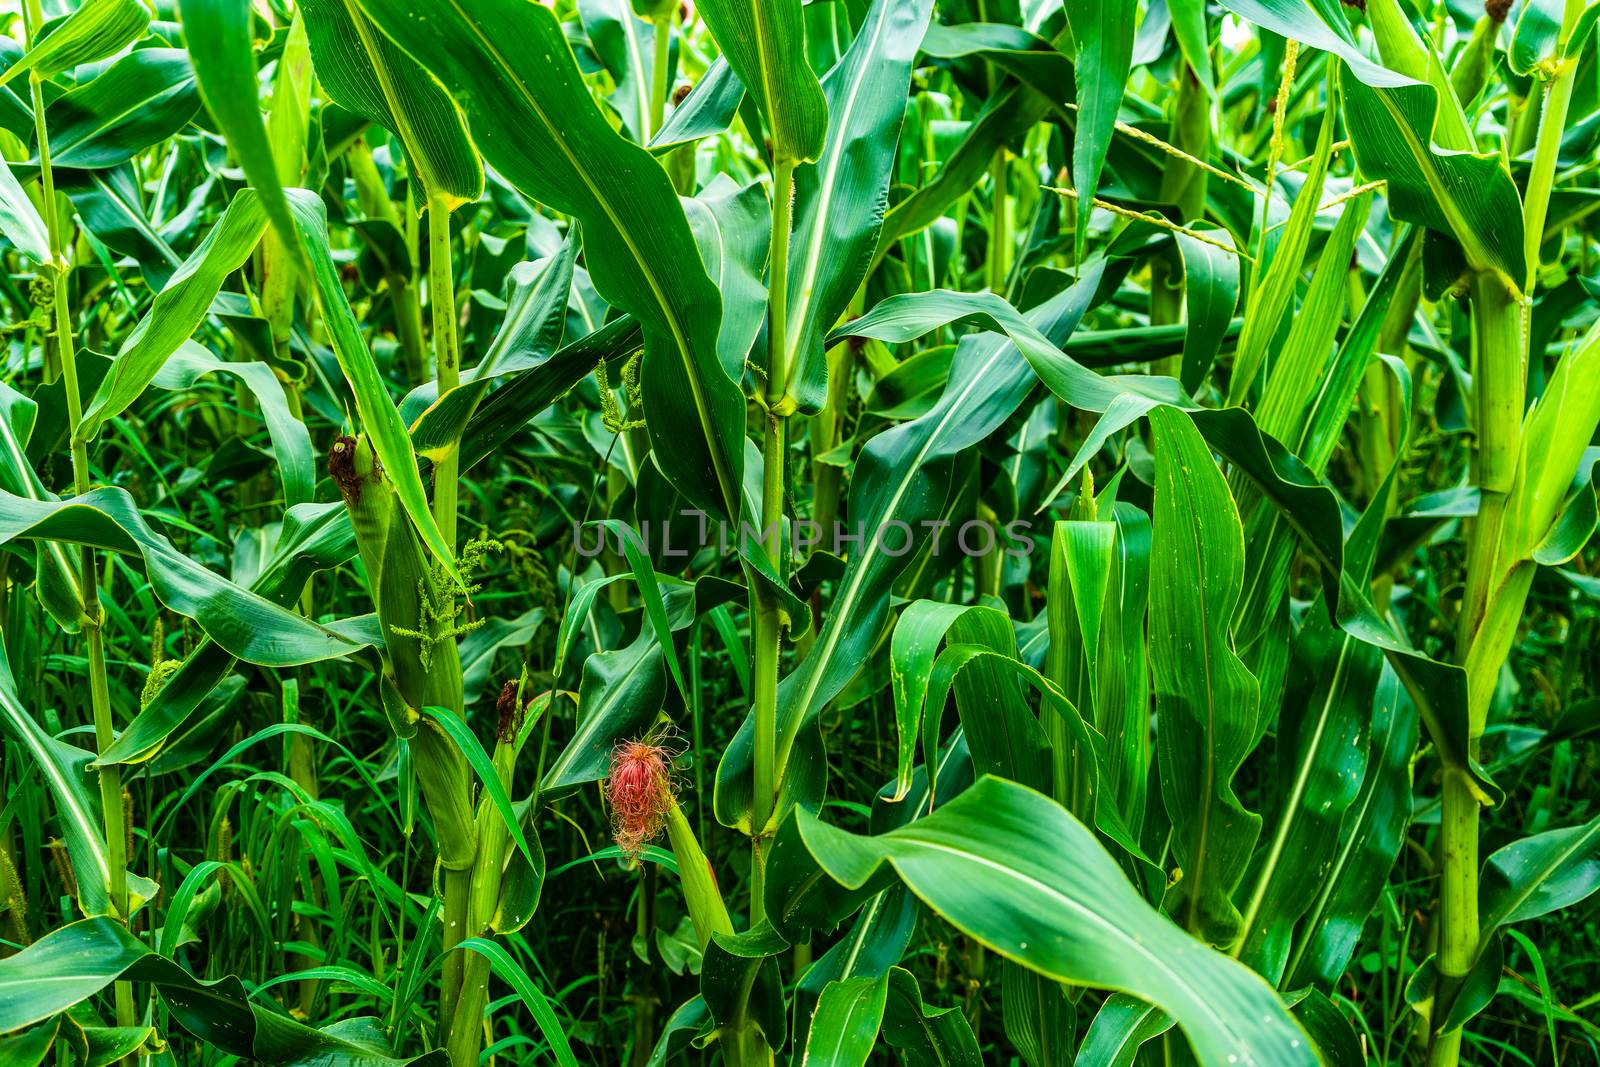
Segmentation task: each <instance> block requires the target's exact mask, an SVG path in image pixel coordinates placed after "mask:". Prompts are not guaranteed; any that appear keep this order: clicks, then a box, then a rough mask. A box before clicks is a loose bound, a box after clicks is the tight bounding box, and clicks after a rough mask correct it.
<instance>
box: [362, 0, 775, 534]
mask: <svg viewBox="0 0 1600 1067" xmlns="http://www.w3.org/2000/svg"><path fill="white" fill-rule="evenodd" d="M362 6H363V9H364V10H365V11H366V13H367V14H368V15H369V16H370V17H371V18H372V19H373V21H374V22H375V23H376V24H377V25H378V26H379V28H381V29H382V30H383V31H384V32H385V33H387V34H388V35H389V36H391V37H393V38H394V39H395V41H396V42H397V43H398V44H399V45H400V47H401V48H403V49H404V50H405V51H407V52H409V53H410V54H411V55H412V56H413V57H415V58H416V59H417V60H418V61H419V62H420V63H421V64H422V65H423V66H424V67H426V68H428V70H429V71H431V72H432V73H433V75H434V76H435V77H437V78H438V79H439V80H440V81H441V82H442V83H443V84H444V86H445V88H446V89H447V90H448V91H449V92H450V93H451V94H452V95H453V96H454V98H455V99H456V101H457V103H459V104H460V105H461V106H462V109H463V111H464V112H465V114H466V117H467V121H468V126H469V128H470V129H471V132H472V136H473V138H474V140H475V142H476V143H477V146H478V149H479V151H480V152H482V154H483V157H484V159H485V160H486V161H487V162H488V163H489V164H490V165H491V166H493V167H494V168H495V170H496V171H498V172H499V173H500V174H502V175H503V176H504V177H505V178H506V180H507V181H509V182H510V183H511V184H512V185H514V186H516V187H517V188H518V189H520V190H521V191H522V192H524V193H526V194H527V195H529V196H531V197H533V198H534V199H536V200H539V201H540V202H542V203H546V204H549V205H550V206H551V207H553V208H555V209H557V210H559V211H564V212H566V213H568V214H571V215H574V216H576V217H577V218H578V219H580V220H581V221H582V223H583V232H584V240H585V244H586V246H587V249H588V264H589V272H590V276H591V277H592V278H593V280H594V284H595V288H596V289H597V290H598V291H599V292H600V293H601V295H602V296H604V297H606V299H607V300H609V301H610V302H611V303H613V304H615V305H617V306H618V307H620V308H622V309H623V310H625V311H627V312H629V313H631V314H632V315H634V316H635V317H636V318H637V319H638V320H639V322H640V324H641V326H642V327H643V329H644V335H645V349H646V355H645V360H644V368H643V387H644V403H645V419H646V422H647V424H648V426H649V430H650V435H651V443H652V446H653V449H654V452H655V456H656V459H657V461H658V462H659V463H660V464H661V466H662V469H663V471H665V472H666V474H667V475H668V477H669V478H671V479H672V481H673V482H674V484H676V485H677V486H678V487H679V489H680V490H681V491H682V492H683V493H684V494H685V495H686V496H688V497H689V498H690V499H691V500H692V501H694V502H695V503H696V504H697V505H699V506H700V507H703V508H705V509H706V510H707V511H708V512H710V513H711V514H714V515H719V516H721V517H723V518H726V519H730V520H732V519H733V518H735V517H736V516H737V515H738V513H739V500H740V496H739V487H740V485H741V484H742V480H743V479H742V471H743V466H744V445H743V437H744V434H743V426H744V404H743V399H742V397H741V396H740V393H739V390H738V388H737V387H736V386H735V384H734V382H733V381H732V379H730V378H729V377H728V376H727V374H726V372H725V371H724V370H723V368H722V365H721V363H720V362H719V360H718V358H717V352H716V339H717V330H718V325H719V323H720V321H721V305H720V300H719V297H718V294H717V292H716V289H715V288H714V287H713V286H712V285H711V282H710V279H709V278H707V277H706V274H705V271H704V270H702V269H700V267H699V256H698V253H697V251H696V249H695V245H694V241H693V238H692V236H691V235H690V233H689V227H688V225H687V223H686V222H685V221H684V217H683V210H682V208H681V207H679V206H678V203H677V198H676V195H675V194H674V192H673V189H672V185H671V183H670V182H669V181H668V179H667V176H666V173H665V172H664V171H662V169H661V167H660V165H659V164H658V163H657V162H656V161H655V159H654V158H653V157H652V156H651V155H650V154H649V153H648V152H647V151H645V150H644V149H642V148H640V147H639V146H637V145H635V144H632V143H631V142H629V141H627V140H626V139H624V138H623V137H621V136H620V135H618V134H617V133H616V131H615V130H613V129H612V128H611V127H610V126H609V125H608V124H607V123H606V121H605V119H604V118H603V117H602V116H601V114H600V112H599V111H598V110H597V109H596V108H595V105H594V102H593V100H592V99H591V98H590V96H589V91H588V89H587V87H586V86H585V85H584V83H583V81H582V78H581V76H580V75H579V73H578V69H577V66H576V63H575V61H574V60H573V58H572V51H571V49H570V48H569V47H568V45H567V42H566V39H565V37H564V36H563V34H562V30H561V24H560V23H559V22H558V21H557V20H556V17H555V15H554V14H553V13H552V12H551V11H549V10H548V9H545V8H542V7H540V6H539V5H537V4H527V3H523V2H521V0H456V2H454V3H452V4H450V5H448V6H447V5H437V6H432V7H428V8H420V7H418V6H416V5H414V4H410V3H403V2H401V0H362ZM513 42H514V43H515V47H514V48H513V47H511V45H512V43H513Z"/></svg>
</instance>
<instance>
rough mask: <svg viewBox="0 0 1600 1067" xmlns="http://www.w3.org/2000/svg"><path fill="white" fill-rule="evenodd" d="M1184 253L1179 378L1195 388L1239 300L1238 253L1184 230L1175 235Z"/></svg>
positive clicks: (1208, 368)
mask: <svg viewBox="0 0 1600 1067" xmlns="http://www.w3.org/2000/svg"><path fill="white" fill-rule="evenodd" d="M1176 237H1177V242H1178V250H1179V252H1180V253H1181V254H1182V256H1183V309H1184V310H1183V316H1184V324H1185V326H1186V327H1187V328H1186V329H1185V330H1184V335H1183V369H1182V370H1181V372H1180V373H1179V381H1181V382H1182V383H1183V387H1184V389H1185V390H1187V391H1188V392H1191V393H1193V392H1195V391H1196V390H1197V389H1199V388H1200V384H1201V383H1202V382H1204V381H1205V379H1206V375H1207V374H1209V373H1210V372H1211V365H1212V363H1214V362H1215V361H1216V358H1217V352H1218V351H1219V350H1220V349H1221V348H1222V342H1223V340H1224V339H1225V338H1226V337H1227V334H1228V329H1229V327H1230V326H1231V325H1232V322H1233V309H1234V307H1235V306H1237V304H1238V302H1239V257H1238V256H1237V255H1235V254H1233V253H1230V252H1228V251H1227V250H1226V249H1222V248H1218V247H1217V246H1216V245H1214V244H1211V243H1209V242H1207V241H1201V240H1198V239H1196V238H1194V237H1191V236H1189V235H1188V234H1185V233H1180V234H1177V235H1176Z"/></svg>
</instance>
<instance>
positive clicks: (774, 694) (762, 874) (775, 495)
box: [750, 160, 794, 924]
mask: <svg viewBox="0 0 1600 1067" xmlns="http://www.w3.org/2000/svg"><path fill="white" fill-rule="evenodd" d="M772 177H773V181H772V266H771V269H770V271H769V276H770V278H769V285H768V292H769V294H770V296H769V311H770V314H771V319H770V321H769V323H768V325H767V342H768V351H767V403H766V408H767V411H766V420H767V425H766V432H765V434H764V436H763V438H762V455H763V456H764V457H765V460H766V463H765V466H764V469H763V472H762V479H761V532H762V538H763V540H764V542H765V545H766V550H767V556H768V558H769V559H771V561H772V565H773V568H774V570H775V571H776V573H777V574H778V575H780V577H781V576H782V574H783V489H784V479H785V472H786V469H787V467H788V463H787V459H788V451H789V437H788V417H787V414H786V413H785V409H786V408H787V406H788V405H787V404H786V403H785V400H784V394H785V393H786V392H787V390H788V386H789V353H788V350H787V349H788V339H789V332H788V331H789V318H788V310H789V228H790V212H791V207H792V203H791V202H792V200H793V198H794V164H793V163H792V162H789V161H786V160H779V161H778V163H777V166H776V167H775V168H774V170H773V175H772ZM755 601H756V617H755V627H754V629H755V634H754V638H755V642H754V643H755V664H754V668H753V671H752V677H751V684H752V685H753V687H754V689H755V776H754V778H755V781H754V792H753V796H752V799H751V802H752V804H753V806H754V811H753V812H752V818H751V826H750V830H751V839H750V840H751V849H752V851H751V857H750V858H751V867H750V921H751V923H752V924H754V923H757V922H759V921H760V920H761V919H762V918H763V917H764V916H765V914H766V904H765V902H764V901H763V899H762V897H763V893H764V890H765V886H766V858H765V855H764V850H763V848H762V844H763V839H764V837H765V834H766V827H767V820H768V819H770V818H771V817H772V809H773V805H774V803H775V801H776V798H777V782H776V781H775V780H774V770H775V768H774V764H775V763H776V758H777V747H778V654H779V650H780V646H781V643H782V640H783V624H784V620H783V618H782V617H781V614H780V611H779V607H778V602H777V599H776V598H775V597H774V596H773V595H772V594H771V593H770V592H767V591H765V590H763V589H760V588H758V589H757V591H756V595H755Z"/></svg>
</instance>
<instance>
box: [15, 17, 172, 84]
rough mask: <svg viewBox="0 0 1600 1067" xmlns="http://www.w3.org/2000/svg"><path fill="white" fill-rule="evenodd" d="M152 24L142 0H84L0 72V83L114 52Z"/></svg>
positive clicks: (46, 74)
mask: <svg viewBox="0 0 1600 1067" xmlns="http://www.w3.org/2000/svg"><path fill="white" fill-rule="evenodd" d="M149 24H150V12H149V10H148V9H147V8H146V7H145V5H143V4H141V3H139V0H84V2H83V3H82V4H81V5H80V6H79V7H78V8H77V10H75V11H73V12H72V14H70V15H68V16H67V17H66V18H65V19H63V20H62V21H61V22H60V23H59V24H57V25H56V26H55V28H54V30H53V31H52V32H51V33H50V35H49V36H47V37H45V38H44V40H42V41H39V42H38V43H37V44H35V45H34V46H33V47H32V48H30V49H28V50H27V51H26V52H24V53H23V54H22V58H20V59H18V60H17V61H16V62H15V63H13V64H11V66H10V67H8V68H7V69H6V71H5V73H3V74H0V86H4V85H6V84H8V83H9V82H10V81H11V80H12V79H13V78H15V77H18V76H19V75H22V74H26V73H28V72H29V71H37V72H38V74H39V76H40V77H44V78H48V77H50V76H51V75H53V74H59V73H61V72H62V71H64V70H71V69H72V68H73V67H76V66H78V65H80V64H83V63H94V62H96V61H97V60H101V59H104V58H106V57H107V56H110V55H114V54H115V53H117V52H120V51H121V50H122V49H123V48H125V47H127V46H128V45H130V44H132V43H133V42H134V41H136V40H138V39H139V37H140V36H141V35H143V33H144V31H145V27H146V26H148V25H149Z"/></svg>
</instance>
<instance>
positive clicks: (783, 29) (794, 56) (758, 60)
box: [696, 0, 829, 164]
mask: <svg viewBox="0 0 1600 1067" xmlns="http://www.w3.org/2000/svg"><path fill="white" fill-rule="evenodd" d="M696 11H697V12H698V13H699V15H700V17H701V18H703V19H705V21H706V25H707V26H709V27H710V28H711V33H712V35H713V36H715V37H716V39H717V44H718V45H719V46H720V47H721V49H722V54H723V55H724V56H726V57H727V60H728V66H730V67H732V68H733V71H734V73H735V74H737V75H738V76H739V80H740V81H741V82H743V83H744V87H745V91H746V92H747V93H749V95H750V99H751V100H753V101H754V102H755V104H756V106H757V107H758V108H759V109H760V110H761V114H762V116H763V117H764V118H766V120H767V123H768V128H769V129H770V131H771V134H772V156H773V159H774V160H775V161H777V162H778V163H780V164H781V163H790V164H793V163H806V162H809V161H811V160H813V159H816V158H817V157H818V156H819V155H821V154H822V151H823V145H824V138H825V137H826V136H827V132H828V106H829V102H828V100H827V99H826V98H825V97H824V95H823V91H822V86H821V85H820V84H819V83H818V82H817V76H816V75H815V74H813V73H812V72H811V67H810V65H809V64H808V63H807V62H806V34H805V20H804V18H803V17H802V16H801V9H800V0H702V2H701V3H700V4H698V5H696Z"/></svg>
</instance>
